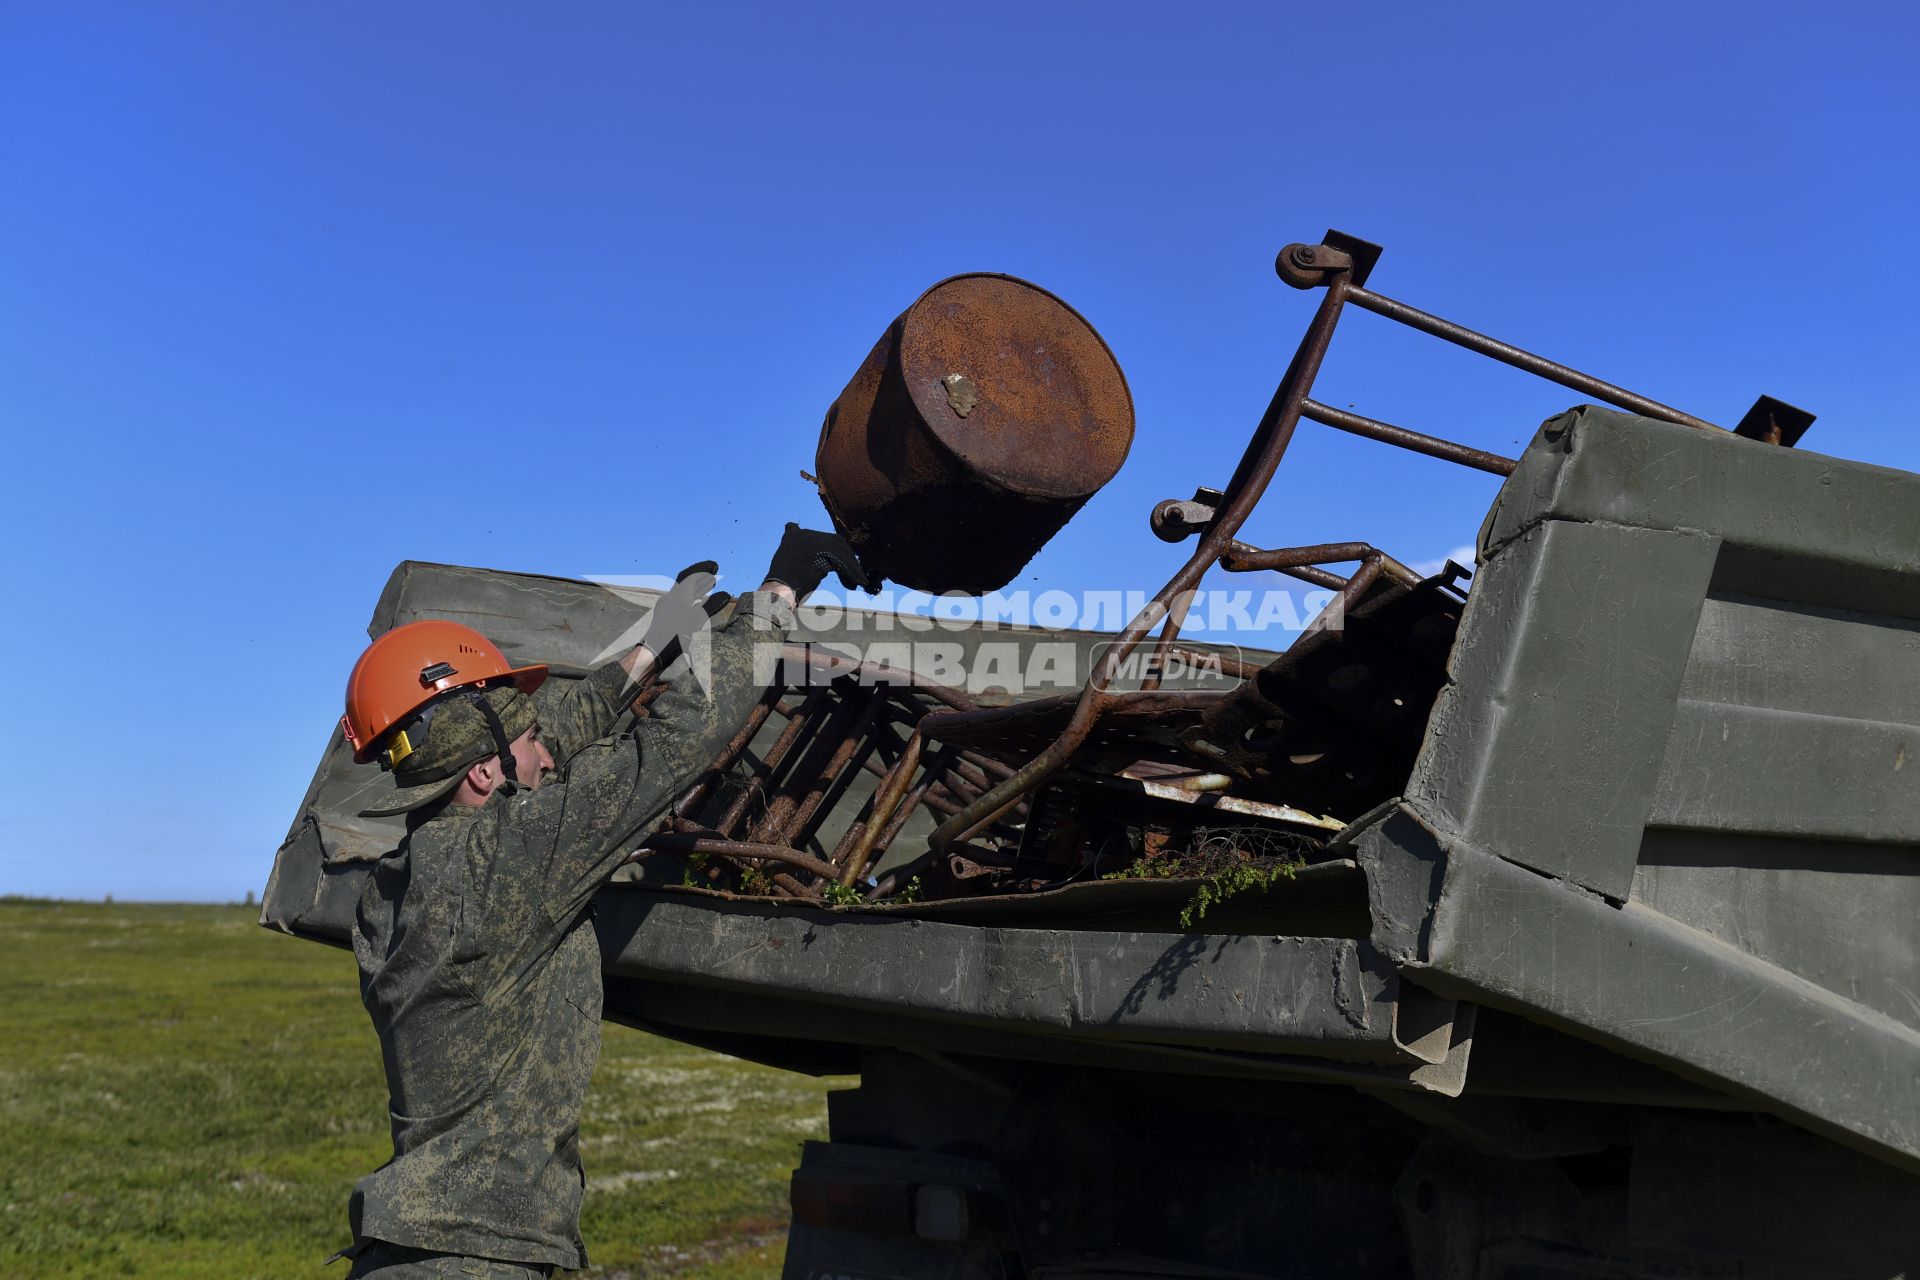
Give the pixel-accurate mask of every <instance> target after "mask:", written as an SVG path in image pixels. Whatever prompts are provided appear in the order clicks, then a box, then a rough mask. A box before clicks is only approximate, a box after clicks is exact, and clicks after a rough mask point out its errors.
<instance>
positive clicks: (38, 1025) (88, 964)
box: [0, 901, 830, 1280]
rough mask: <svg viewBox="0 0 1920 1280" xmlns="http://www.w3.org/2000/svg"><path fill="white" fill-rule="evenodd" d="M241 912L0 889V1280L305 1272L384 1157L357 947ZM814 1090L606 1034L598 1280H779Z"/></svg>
mask: <svg viewBox="0 0 1920 1280" xmlns="http://www.w3.org/2000/svg"><path fill="white" fill-rule="evenodd" d="M255 915H256V912H255V910H254V909H253V908H251V907H212V906H147V905H138V906H136V905H95V904H78V903H33V902H20V901H0V1134H4V1136H5V1148H4V1155H3V1156H0V1161H3V1163H0V1277H4V1278H5V1280H16V1278H21V1280H24V1278H31V1280H41V1278H42V1277H57V1276H85V1277H94V1276H102V1277H112V1276H143V1277H156V1278H162V1277H164V1278H166V1280H184V1278H185V1277H201V1276H205V1277H214V1276H218V1277H223V1278H225V1277H253V1276H261V1277H265V1276H272V1277H276V1278H278V1277H288V1276H293V1277H298V1276H313V1277H315V1278H316V1280H339V1277H341V1276H342V1275H344V1274H345V1270H346V1265H345V1264H344V1263H336V1264H334V1265H333V1266H332V1267H331V1268H323V1267H322V1266H321V1265H320V1264H321V1260H322V1259H323V1258H325V1257H326V1256H327V1255H328V1254H329V1253H331V1252H333V1250H335V1249H337V1248H339V1247H340V1246H341V1245H343V1244H345V1243H346V1240H347V1234H346V1200H347V1193H348V1191H349V1190H350V1188H351V1187H352V1184H353V1181H354V1179H355V1178H357V1177H359V1176H360V1175H361V1174H363V1173H365V1172H367V1171H368V1170H370V1169H372V1168H374V1167H375V1166H377V1165H378V1164H380V1163H381V1162H382V1161H383V1160H385V1159H386V1158H387V1156H388V1155H390V1154H391V1148H390V1146H389V1145H388V1137H387V1121H386V1090H385V1087H384V1085H383V1083H382V1081H381V1077H380V1056H379V1045H378V1042H377V1041H376V1040H375V1039H374V1036H373V1032H372V1029H371V1028H370V1026H369V1025H368V1022H367V1017H366V1014H365V1012H364V1011H363V1010H362V1009H361V1007H360V1002H359V994H358V990H357V987H356V985H355V975H354V966H353V959H352V957H351V956H349V955H348V954H347V953H345V952H343V951H337V950H334V949H333V948H330V947H325V946H320V945H317V944H315V943H311V942H304V941H299V940H296V939H293V938H287V937H282V936H279V935H276V934H272V933H269V932H267V931H266V930H264V929H261V928H260V927H259V926H258V925H257V924H255V923H254V919H255ZM829 1087H830V1085H829V1083H828V1082H825V1081H818V1080H811V1079H808V1078H806V1077H804V1076H797V1075H791V1074H788V1073H784V1072H778V1071H772V1070H768V1069H766V1068H763V1067H757V1066H752V1065H749V1064H747V1063H743V1062H738V1061H736V1060H734V1059H731V1058H725V1057H721V1056H719V1055H717V1054H712V1053H707V1052H704V1051H702V1050H697V1049H690V1048H687V1047H686V1046H684V1045H679V1044H675V1043H673V1042H672V1041H668V1040H660V1039H657V1038H655V1037H652V1036H648V1035H643V1034H641V1033H640V1032H637V1031H632V1030H629V1029H627V1028H625V1027H618V1026H614V1025H611V1024H609V1025H608V1026H607V1028H606V1047H605V1050H604V1052H603V1053H602V1054H601V1057H600V1065H599V1068H598V1070H597V1071H596V1072H595V1074H594V1079H593V1089H592V1092H591V1093H590V1094H589V1095H588V1098H587V1106H586V1114H585V1116H584V1118H583V1120H582V1122H581V1144H582V1149H583V1151H584V1153H585V1159H586V1165H587V1179H588V1188H587V1197H586V1208H585V1211H584V1214H583V1219H584V1220H583V1222H582V1231H583V1233H584V1235H585V1237H586V1241H587V1248H588V1251H589V1253H590V1254H591V1255H592V1257H593V1260H594V1264H595V1265H594V1267H593V1269H592V1270H590V1271H588V1272H585V1273H582V1274H585V1275H592V1276H606V1277H617V1276H621V1275H626V1276H632V1277H639V1276H665V1275H673V1276H680V1277H687V1278H688V1280H736V1278H744V1277H750V1276H752V1277H758V1276H772V1275H776V1274H778V1272H779V1266H780V1255H781V1249H782V1245H783V1234H784V1229H783V1226H782V1223H783V1221H784V1217H785V1206H786V1182H787V1174H788V1172H789V1171H790V1170H791V1169H792V1168H793V1166H794V1165H795V1164H796V1163H797V1162H798V1159H799V1148H800V1143H801V1142H802V1141H803V1140H804V1139H807V1138H811V1137H824V1136H825V1131H826V1105H825V1094H826V1091H827V1089H828V1088H829Z"/></svg>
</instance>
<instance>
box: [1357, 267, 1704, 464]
mask: <svg viewBox="0 0 1920 1280" xmlns="http://www.w3.org/2000/svg"><path fill="white" fill-rule="evenodd" d="M1344 278H1345V277H1344V276H1343V277H1340V279H1342V280H1344ZM1328 287H1329V289H1331V288H1332V287H1333V286H1332V285H1331V284H1330V285H1329V286H1328ZM1346 295H1347V301H1349V302H1351V303H1352V304H1353V305H1354V306H1356V307H1360V308H1361V309H1363V310H1366V311H1371V312H1373V314H1375V315H1377V316H1385V317H1386V318H1387V319H1389V320H1397V321H1399V322H1400V323H1401V324H1404V325H1406V326H1407V327H1409V328H1412V329H1418V330H1420V332H1422V333H1427V334H1431V335H1433V336H1434V337H1436V338H1441V339H1444V340H1446V341H1448V342H1451V343H1453V344H1454V345H1455V346H1460V347H1465V348H1466V349H1467V350H1469V351H1474V352H1478V353H1479V354H1481V355H1483V356H1487V357H1489V358H1491V359H1494V360H1498V361H1499V362H1500V363H1502V364H1508V365H1512V366H1513V367H1514V368H1516V369H1524V370H1525V371H1526V372H1528V373H1531V374H1534V375H1536V376H1537V377H1541V378H1545V379H1547V381H1549V382H1557V383H1559V384H1560V385H1561V386H1563V387H1567V388H1569V389H1571V390H1574V391H1579V392H1583V393H1584V394H1586V395H1590V396H1597V397H1599V398H1600V399H1602V400H1605V401H1606V402H1607V403H1608V404H1612V405H1617V406H1618V407H1620V408H1622V409H1627V410H1630V411H1632V412H1634V413H1637V414H1640V415H1641V416H1642V417H1647V418H1659V419H1662V420H1663V421H1666V422H1677V423H1679V424H1681V425H1682V426H1687V427H1698V428H1700V429H1701V430H1703V431H1725V430H1726V428H1725V427H1721V426H1717V425H1715V424H1714V423H1711V422H1708V421H1707V420H1706V419H1705V418H1696V417H1694V416H1693V415H1692V414H1690V413H1682V412H1680V410H1678V409H1676V408H1674V407H1673V406H1671V405H1665V404H1661V403H1660V402H1659V401H1658V400H1649V399H1648V398H1647V397H1645V396H1643V395H1639V394H1637V393H1635V392H1632V391H1629V390H1627V389H1626V388H1625V387H1617V386H1615V385H1614V384H1613V383H1611V382H1606V381H1603V380H1601V379H1599V378H1596V377H1594V376H1593V375H1592V374H1589V373H1582V372H1580V371H1579V370H1578V369H1574V368H1569V367H1568V366H1567V365H1564V364H1560V363H1559V362H1558V361H1554V360H1549V359H1547V358H1546V357H1545V356H1537V355H1535V354H1534V353H1533V352H1531V351H1522V350H1521V349H1520V348H1519V347H1516V346H1512V345H1511V344H1509V343H1505V342H1502V341H1500V340H1499V339H1498V338H1490V337H1488V336H1487V335H1486V334H1484V333H1477V332H1475V331H1474V330H1472V329H1469V328H1467V327H1466V326H1465V325H1461V324H1455V323H1454V322H1453V321H1451V320H1443V319H1441V318H1440V317H1439V316H1436V315H1431V314H1429V313H1428V312H1425V311H1422V310H1420V309H1419V308H1418V307H1410V306H1408V305H1407V304H1406V303H1404V302H1398V301H1396V300H1394V299H1392V298H1389V297H1387V296H1386V295H1384V294H1379V293H1373V292H1371V291H1370V290H1367V289H1362V288H1359V287H1358V286H1355V285H1349V286H1348V287H1347V290H1346ZM1328 425H1329V426H1333V425H1336V424H1333V423H1328Z"/></svg>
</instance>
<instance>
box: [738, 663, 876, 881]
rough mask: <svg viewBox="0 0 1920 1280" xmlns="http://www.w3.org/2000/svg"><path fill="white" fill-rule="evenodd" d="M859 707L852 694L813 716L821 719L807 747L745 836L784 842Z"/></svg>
mask: <svg viewBox="0 0 1920 1280" xmlns="http://www.w3.org/2000/svg"><path fill="white" fill-rule="evenodd" d="M821 692H822V693H823V694H824V693H826V692H827V691H826V690H822V691H821ZM862 709H863V708H862V707H861V706H860V704H859V703H858V702H856V701H855V700H853V699H852V698H842V699H840V700H839V701H838V702H837V703H835V704H834V706H833V708H832V710H830V711H828V712H827V713H826V714H825V715H824V716H816V717H815V719H816V720H817V721H822V722H823V723H822V724H821V727H820V728H819V729H818V731H816V732H815V733H814V734H813V736H812V738H811V739H810V740H809V741H808V743H807V749H806V750H805V751H804V752H802V753H801V755H800V757H799V759H798V760H797V761H796V762H795V763H794V766H793V768H792V769H789V770H788V771H787V776H786V777H784V778H782V779H781V780H780V784H779V785H778V786H777V787H774V788H773V790H772V793H771V794H770V795H769V796H768V797H767V811H766V812H765V813H764V814H762V815H760V820H759V821H758V822H756V823H754V824H753V825H752V826H751V827H749V828H748V832H749V833H750V834H749V835H748V836H747V839H749V840H750V841H752V842H754V843H756V844H775V845H781V844H785V843H787V835H788V833H789V829H790V827H791V819H792V818H793V816H794V813H795V811H796V810H797V809H798V808H799V807H800V805H801V803H802V802H803V801H804V800H805V799H806V798H807V797H809V796H811V795H813V794H815V788H816V787H817V785H818V783H819V780H820V778H821V776H822V774H823V772H824V770H825V769H826V767H827V765H828V763H829V762H830V761H831V760H832V759H834V758H835V757H836V756H837V755H838V753H839V750H840V748H841V746H843V745H844V744H845V742H846V740H847V737H848V734H847V731H848V729H849V728H851V727H852V726H853V724H854V723H855V722H856V721H857V720H858V719H859V717H860V713H861V711H862Z"/></svg>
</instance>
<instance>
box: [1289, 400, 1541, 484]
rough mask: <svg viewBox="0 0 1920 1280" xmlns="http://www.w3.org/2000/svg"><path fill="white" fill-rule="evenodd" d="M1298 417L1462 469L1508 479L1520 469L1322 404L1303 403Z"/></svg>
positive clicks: (1482, 452)
mask: <svg viewBox="0 0 1920 1280" xmlns="http://www.w3.org/2000/svg"><path fill="white" fill-rule="evenodd" d="M1300 416H1301V417H1303V418H1311V419H1313V420H1314V421H1315V422H1318V423H1322V424H1324V425H1326V426H1329V427H1332V428H1333V429H1334V430H1336V431H1345V432H1347V433H1349V434H1351V435H1356V436H1365V437H1366V438H1367V439H1369V440H1380V441H1384V442H1385V443H1387V444H1391V445H1398V446H1399V447H1400V448H1402V449H1411V450H1412V451H1413V452H1415V453H1424V454H1426V455H1427V456H1428V457H1430V458H1442V459H1445V460H1446V461H1448V462H1457V463H1459V464H1460V465H1461V466H1463V467H1474V468H1476V469H1478V470H1480V471H1486V472H1490V473H1492V474H1493V475H1496V476H1510V475H1512V474H1513V469H1514V468H1515V467H1517V466H1519V465H1520V464H1519V463H1518V462H1516V461H1514V460H1513V459H1512V458H1503V457H1501V456H1500V455H1499V454H1497V453H1488V452H1487V451H1486V450H1485V449H1475V448H1471V447H1469V446H1467V445H1464V444H1456V443H1454V442H1453V441H1451V440H1442V439H1441V438H1440V437H1439V436H1429V435H1422V434H1421V433H1420V432H1418V431H1409V430H1408V429H1407V428H1405V427H1396V426H1394V425H1393V424H1392V423H1391V422H1381V421H1379V420H1377V419H1374V418H1365V417H1362V416H1361V415H1359V414H1357V413H1349V412H1348V411H1347V410H1345V409H1336V408H1334V407H1333V406H1332V405H1328V404H1321V403H1320V402H1319V401H1318V400H1311V399H1310V400H1307V401H1306V402H1305V403H1303V404H1302V405H1301V406H1300Z"/></svg>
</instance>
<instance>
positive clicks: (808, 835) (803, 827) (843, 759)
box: [782, 691, 887, 848]
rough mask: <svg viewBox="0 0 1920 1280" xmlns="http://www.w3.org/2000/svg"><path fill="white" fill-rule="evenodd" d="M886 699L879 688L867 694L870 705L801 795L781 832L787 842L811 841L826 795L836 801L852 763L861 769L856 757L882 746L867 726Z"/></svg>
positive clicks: (862, 757) (823, 812)
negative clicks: (796, 808) (798, 804)
mask: <svg viewBox="0 0 1920 1280" xmlns="http://www.w3.org/2000/svg"><path fill="white" fill-rule="evenodd" d="M886 701H887V700H886V699H885V698H883V697H881V696H880V694H879V693H878V692H877V691H876V692H873V693H871V694H870V695H869V696H868V698H867V705H866V706H864V707H862V708H861V710H860V715H859V716H858V717H857V718H856V719H855V720H854V722H853V727H852V728H850V729H848V730H847V734H846V737H845V738H843V739H842V740H841V742H840V745H839V746H837V747H835V748H834V752H833V756H832V758H830V759H829V760H828V761H827V767H826V768H825V769H824V770H822V771H821V773H820V777H819V779H818V780H817V781H816V782H814V784H813V786H812V787H811V788H810V789H809V790H808V791H807V793H806V795H805V796H804V797H803V798H802V800H801V802H800V808H799V810H798V811H797V812H796V813H795V814H794V815H793V819H792V821H790V822H788V823H787V829H786V831H785V832H783V833H782V835H783V842H784V843H786V844H790V845H792V846H794V847H795V848H802V847H804V846H805V845H806V843H807V841H808V840H810V839H812V838H813V833H814V829H815V828H816V827H817V826H818V825H819V823H820V822H821V821H823V820H824V819H825V817H826V814H827V810H828V806H827V804H826V799H827V797H828V796H834V797H835V799H836V802H837V800H838V795H839V794H844V792H845V790H846V786H847V784H848V783H849V782H850V781H851V780H852V779H851V775H850V773H849V769H848V766H849V765H852V766H853V770H854V771H856V772H857V771H858V769H859V762H858V761H856V760H855V756H856V755H858V757H859V760H861V761H863V760H865V759H867V758H868V757H869V756H871V755H872V754H873V750H874V748H875V747H876V746H878V745H879V743H878V741H877V740H876V739H875V738H874V737H873V736H872V734H871V733H869V732H868V729H869V726H871V725H872V723H873V719H874V716H875V715H876V714H877V713H878V712H879V710H880V708H881V707H883V706H885V705H886Z"/></svg>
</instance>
